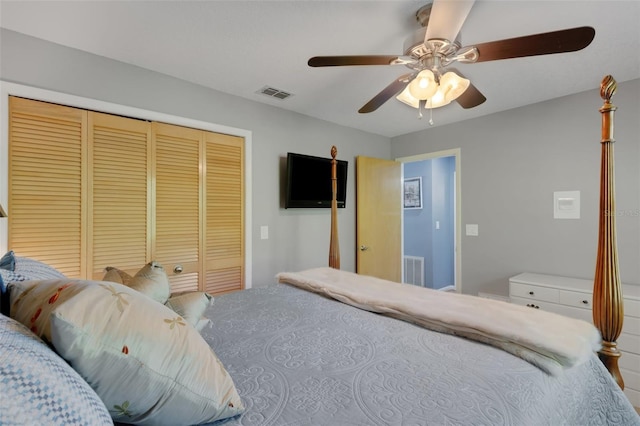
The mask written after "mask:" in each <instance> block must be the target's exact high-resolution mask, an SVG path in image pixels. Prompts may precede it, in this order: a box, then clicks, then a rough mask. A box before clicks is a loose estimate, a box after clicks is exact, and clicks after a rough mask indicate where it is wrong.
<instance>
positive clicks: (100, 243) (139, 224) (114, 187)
mask: <svg viewBox="0 0 640 426" xmlns="http://www.w3.org/2000/svg"><path fill="white" fill-rule="evenodd" d="M150 141H151V123H149V122H147V121H142V120H136V119H132V118H125V117H119V116H115V115H110V114H101V113H94V112H90V113H89V150H90V155H89V161H90V164H89V168H90V170H92V173H91V174H90V176H89V179H90V182H89V185H90V187H91V188H92V189H93V190H92V191H89V197H90V198H89V200H88V205H89V206H90V207H89V208H90V209H91V210H90V212H89V217H90V218H91V219H92V220H90V221H89V223H88V225H89V227H90V229H89V232H88V234H89V236H90V238H91V240H90V241H89V249H90V252H89V253H87V254H88V256H89V258H90V262H91V266H92V270H91V271H90V276H91V277H92V278H94V279H101V278H102V277H103V276H104V268H105V267H107V266H114V267H116V268H118V269H122V270H124V271H126V272H128V273H129V274H131V275H134V274H135V273H136V272H138V270H139V269H140V268H142V266H143V265H144V264H145V263H147V262H148V259H149V258H150V257H151V253H150V251H151V231H152V227H151V223H150V222H151V218H152V217H153V210H152V207H153V206H152V205H153V203H152V200H151V176H152V170H151V161H150V156H151V150H150V149H148V147H149V145H150Z"/></svg>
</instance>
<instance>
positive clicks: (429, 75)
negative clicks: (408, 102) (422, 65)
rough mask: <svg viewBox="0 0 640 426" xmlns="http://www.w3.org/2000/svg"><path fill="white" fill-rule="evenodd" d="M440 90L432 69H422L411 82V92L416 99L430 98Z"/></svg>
mask: <svg viewBox="0 0 640 426" xmlns="http://www.w3.org/2000/svg"><path fill="white" fill-rule="evenodd" d="M436 90H438V83H436V79H435V76H434V75H433V72H432V71H431V70H422V71H420V73H419V74H418V76H417V77H416V78H414V79H413V80H412V81H411V83H409V92H410V93H411V96H413V97H414V98H416V99H422V100H425V99H429V98H430V97H431V96H433V94H434V93H435V92H436Z"/></svg>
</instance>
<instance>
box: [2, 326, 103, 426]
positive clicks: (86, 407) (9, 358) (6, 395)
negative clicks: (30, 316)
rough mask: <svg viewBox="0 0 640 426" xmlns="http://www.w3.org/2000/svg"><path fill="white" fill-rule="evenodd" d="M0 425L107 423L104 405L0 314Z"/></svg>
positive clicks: (42, 346) (39, 344) (29, 335)
mask: <svg viewBox="0 0 640 426" xmlns="http://www.w3.org/2000/svg"><path fill="white" fill-rule="evenodd" d="M0 395H1V396H2V397H1V398H0V424H2V425H27V424H32V425H35V424H38V425H54V424H56V425H85V426H89V425H112V424H113V422H112V421H111V416H110V415H109V412H108V411H107V408H106V407H105V405H104V403H103V402H102V400H100V398H99V397H98V395H97V394H96V393H95V392H94V391H93V389H91V387H90V386H89V385H88V384H87V383H86V382H85V381H84V380H83V379H82V377H80V375H79V374H78V373H77V372H76V371H75V370H73V368H71V367H70V366H69V364H67V363H66V362H65V360H63V359H62V358H60V357H59V356H58V355H57V354H56V353H55V352H53V351H52V350H51V349H50V348H49V347H48V346H47V345H46V344H44V343H43V342H42V340H40V339H39V338H38V337H36V336H35V335H34V334H33V333H31V332H30V331H29V330H27V329H26V327H25V326H24V325H22V324H20V323H18V322H17V321H15V320H13V319H11V318H8V317H6V316H4V315H0Z"/></svg>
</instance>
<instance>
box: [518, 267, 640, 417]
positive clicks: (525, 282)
mask: <svg viewBox="0 0 640 426" xmlns="http://www.w3.org/2000/svg"><path fill="white" fill-rule="evenodd" d="M592 293H593V281H590V280H583V279H577V278H567V277H559V276H553V275H542V274H532V273H528V272H525V273H523V274H519V275H516V276H515V277H511V278H509V297H510V299H511V302H512V303H518V304H521V305H525V306H529V307H531V308H532V309H544V310H547V311H551V312H555V313H558V314H561V315H566V316H569V317H573V318H579V319H583V320H586V321H589V322H593V318H592V314H591V303H592V302H591V298H592ZM622 294H623V297H624V324H623V327H622V334H620V337H618V348H619V349H620V351H621V352H622V356H621V357H620V360H619V362H618V366H619V367H620V373H621V374H622V378H623V379H624V384H625V389H624V392H625V394H626V395H627V397H628V398H629V400H630V401H631V403H632V404H633V405H634V406H635V407H640V286H637V285H627V284H623V286H622Z"/></svg>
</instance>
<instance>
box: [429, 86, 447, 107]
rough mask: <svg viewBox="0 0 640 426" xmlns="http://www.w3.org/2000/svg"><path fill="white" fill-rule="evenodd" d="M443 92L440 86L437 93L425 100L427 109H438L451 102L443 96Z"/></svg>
mask: <svg viewBox="0 0 640 426" xmlns="http://www.w3.org/2000/svg"><path fill="white" fill-rule="evenodd" d="M445 95H446V94H445V92H444V91H443V90H442V86H440V88H438V91H437V92H436V93H435V94H434V95H433V96H432V97H431V98H429V99H428V100H427V108H439V107H441V106H445V105H447V104H448V103H449V102H451V100H448V99H447V98H446V96H445Z"/></svg>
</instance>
